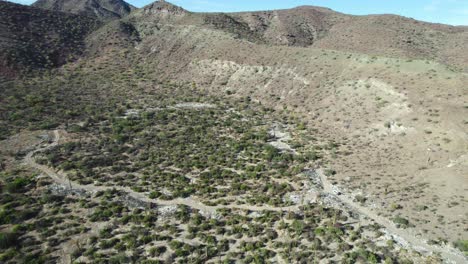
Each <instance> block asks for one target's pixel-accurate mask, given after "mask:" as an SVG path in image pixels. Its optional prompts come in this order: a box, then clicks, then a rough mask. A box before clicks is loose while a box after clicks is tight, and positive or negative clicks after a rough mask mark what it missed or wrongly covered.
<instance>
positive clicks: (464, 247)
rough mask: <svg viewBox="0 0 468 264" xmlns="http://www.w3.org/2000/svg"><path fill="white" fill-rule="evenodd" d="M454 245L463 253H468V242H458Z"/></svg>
mask: <svg viewBox="0 0 468 264" xmlns="http://www.w3.org/2000/svg"><path fill="white" fill-rule="evenodd" d="M453 244H454V246H455V247H456V248H458V249H459V250H461V251H462V252H465V253H468V240H458V241H456V242H455V243H453Z"/></svg>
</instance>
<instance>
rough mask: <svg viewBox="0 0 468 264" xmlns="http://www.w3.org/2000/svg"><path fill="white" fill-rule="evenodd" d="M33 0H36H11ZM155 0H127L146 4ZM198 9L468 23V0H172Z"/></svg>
mask: <svg viewBox="0 0 468 264" xmlns="http://www.w3.org/2000/svg"><path fill="white" fill-rule="evenodd" d="M10 1H12V2H16V3H20V4H31V3H32V2H34V0H10ZM153 1H154V0H127V2H128V3H130V4H132V5H134V6H137V7H142V6H144V5H146V4H149V3H151V2H153ZM168 2H171V3H173V4H176V5H179V6H182V7H183V8H185V9H187V10H190V11H195V12H237V11H255V10H271V9H283V8H291V7H295V6H300V5H315V6H323V7H328V8H331V9H333V10H335V11H339V12H342V13H347V14H353V15H368V14H397V15H402V16H406V17H412V18H415V19H418V20H423V21H428V22H434V23H444V24H450V25H468V0H172V1H171V0H168Z"/></svg>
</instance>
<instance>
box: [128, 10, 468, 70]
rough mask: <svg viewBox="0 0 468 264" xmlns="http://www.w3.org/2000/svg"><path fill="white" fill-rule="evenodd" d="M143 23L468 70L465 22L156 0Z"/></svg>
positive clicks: (141, 15)
mask: <svg viewBox="0 0 468 264" xmlns="http://www.w3.org/2000/svg"><path fill="white" fill-rule="evenodd" d="M133 18H135V19H136V20H135V21H137V23H139V24H142V23H144V24H146V26H145V27H146V28H147V29H154V27H153V26H156V27H158V26H161V25H165V24H166V25H167V24H173V25H180V26H183V25H186V26H199V27H205V28H211V29H216V30H220V31H224V32H226V33H229V34H232V35H233V36H235V37H236V38H240V39H246V40H248V41H252V42H255V43H257V44H267V45H274V46H276V45H286V46H298V47H311V48H320V49H332V50H339V51H346V52H355V53H363V54H368V55H375V56H379V55H380V56H388V57H403V58H411V59H417V58H425V59H431V60H435V61H438V62H441V63H444V64H447V65H450V66H453V67H457V68H460V69H462V70H465V71H466V70H468V69H467V68H466V65H467V64H468V55H466V54H468V53H467V52H465V51H466V50H465V49H466V45H465V44H464V43H467V42H468V28H467V27H454V26H448V25H441V24H431V23H426V22H421V21H417V20H414V19H410V18H405V17H401V16H395V15H369V16H351V15H346V14H342V13H338V12H334V11H332V10H330V9H326V8H321V7H314V6H302V7H297V8H293V9H288V10H276V11H263V12H242V13H229V14H225V13H192V12H188V11H186V10H183V9H182V8H180V7H177V6H175V5H172V4H170V3H167V2H165V1H162V2H161V1H158V2H155V3H153V4H151V5H148V6H146V7H144V8H142V9H141V10H138V11H137V12H136V14H135V15H134V16H133Z"/></svg>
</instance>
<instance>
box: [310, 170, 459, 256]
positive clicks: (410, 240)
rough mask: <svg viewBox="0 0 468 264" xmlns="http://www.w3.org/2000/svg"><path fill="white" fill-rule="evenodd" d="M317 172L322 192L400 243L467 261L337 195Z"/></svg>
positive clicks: (450, 250) (453, 251) (426, 252)
mask: <svg viewBox="0 0 468 264" xmlns="http://www.w3.org/2000/svg"><path fill="white" fill-rule="evenodd" d="M317 172H318V174H319V175H320V180H321V182H322V185H323V192H324V193H326V194H328V195H332V196H334V197H335V198H337V199H338V200H339V201H341V202H342V203H344V204H345V205H346V206H349V207H350V208H351V209H353V211H355V212H357V213H359V214H361V215H363V216H366V217H368V218H370V219H372V220H373V221H374V222H376V223H377V224H379V225H381V226H383V227H384V228H385V229H386V230H387V234H388V235H390V236H392V238H393V239H394V240H395V241H397V242H398V243H400V244H401V245H403V246H405V247H409V248H411V249H413V250H415V251H417V252H419V253H421V254H423V255H428V254H431V253H439V254H440V255H441V256H442V258H443V259H444V260H445V262H446V263H454V264H455V263H468V261H467V259H466V258H465V257H464V256H463V254H462V253H460V252H458V251H457V250H456V249H454V248H452V247H450V246H445V247H441V246H437V245H429V244H428V243H426V242H425V241H424V239H423V238H421V237H417V236H416V235H415V234H413V232H412V231H411V230H408V229H399V228H397V227H396V225H395V224H394V223H392V222H391V221H390V220H388V219H387V218H384V217H382V216H379V215H377V214H376V213H375V212H374V211H372V210H370V208H368V207H364V206H362V205H360V204H359V203H356V202H354V201H353V200H354V199H353V198H352V197H350V196H348V195H346V194H340V195H337V194H336V186H334V185H333V184H332V183H330V182H329V181H328V179H327V177H326V176H325V174H324V173H323V171H321V170H318V171H317Z"/></svg>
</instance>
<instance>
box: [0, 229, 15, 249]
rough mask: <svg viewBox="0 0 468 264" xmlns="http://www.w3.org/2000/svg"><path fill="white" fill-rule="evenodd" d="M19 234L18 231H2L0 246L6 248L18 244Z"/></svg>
mask: <svg viewBox="0 0 468 264" xmlns="http://www.w3.org/2000/svg"><path fill="white" fill-rule="evenodd" d="M17 241H18V235H17V234H16V233H3V232H2V233H0V248H2V249H6V248H10V247H13V246H15V245H16V242H17Z"/></svg>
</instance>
